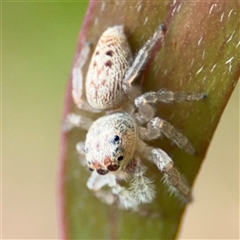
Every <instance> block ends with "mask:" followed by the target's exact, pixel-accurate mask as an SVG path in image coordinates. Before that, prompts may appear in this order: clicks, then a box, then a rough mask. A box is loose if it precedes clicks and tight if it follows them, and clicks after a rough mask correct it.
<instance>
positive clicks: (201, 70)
mask: <svg viewBox="0 0 240 240" xmlns="http://www.w3.org/2000/svg"><path fill="white" fill-rule="evenodd" d="M239 8H240V7H239V2H237V1H235V2H232V1H231V2H223V1H221V2H219V1H207V2H197V1H193V2H188V1H173V2H170V1H107V2H105V1H91V2H90V4H89V8H88V11H87V14H86V18H85V21H84V24H83V28H82V30H81V33H80V35H79V41H78V45H77V51H76V55H75V60H74V62H76V61H77V59H78V56H79V54H80V52H81V49H82V47H83V45H84V43H85V42H90V43H91V44H92V51H93V50H94V47H95V45H96V43H97V41H98V38H99V37H100V35H101V34H102V32H103V31H104V30H106V28H108V27H110V26H113V25H124V28H125V32H126V34H127V36H128V39H129V43H130V45H131V47H132V50H133V52H134V53H136V51H137V50H138V49H139V48H140V47H141V46H142V45H143V44H144V43H145V41H146V40H147V39H148V38H149V37H150V36H151V35H152V34H153V32H154V30H155V29H156V27H157V26H159V25H160V24H161V23H165V25H166V27H167V35H166V37H165V39H164V43H163V45H162V46H159V45H157V46H156V48H155V49H154V51H153V53H152V57H151V58H150V59H149V61H148V63H147V65H146V67H145V68H144V69H143V71H142V73H141V75H140V76H139V79H138V83H139V84H140V85H141V86H142V92H146V91H150V90H151V91H152V90H155V91H156V90H158V89H161V88H165V89H168V90H172V91H185V92H204V93H207V96H208V97H207V99H206V100H204V101H199V102H184V103H172V104H161V103H159V104H157V105H156V106H157V114H156V115H159V116H161V118H163V119H165V120H167V121H169V122H170V123H171V124H172V125H174V126H175V127H176V128H178V129H180V131H182V132H183V133H184V135H185V136H187V137H188V138H189V140H190V141H191V143H192V144H193V145H194V147H195V148H196V150H197V154H196V155H194V156H190V155H188V154H186V153H185V152H184V151H183V150H181V149H178V148H177V147H176V146H175V145H172V144H171V142H170V141H169V140H167V139H165V138H163V139H160V140H158V141H155V142H152V143H151V144H152V145H153V146H157V147H161V148H162V149H163V150H164V151H166V152H167V153H168V154H169V155H170V156H171V157H172V159H173V160H174V162H175V166H176V167H177V168H178V169H179V170H180V171H181V172H182V173H183V174H184V176H185V177H186V179H187V180H188V182H189V184H190V185H192V184H193V182H194V180H195V178H196V176H197V173H198V171H199V169H200V167H201V163H202V161H203V159H204V156H205V154H206V151H207V148H208V146H209V143H210V141H211V139H212V136H213V133H214V131H215V129H216V126H217V124H218V122H219V119H220V117H221V114H222V112H223V110H224V108H225V106H226V104H227V101H228V99H229V97H230V95H231V93H232V91H233V89H234V87H235V85H236V83H237V80H238V79H239V74H240V60H239V59H240V58H239V48H240V38H239V36H240V35H239V34H240V32H239V29H240V23H239ZM91 53H92V52H91ZM86 71H87V64H86V65H85V66H84V67H83V73H84V75H85V74H86ZM76 111H77V110H76V108H75V107H74V106H73V103H72V100H71V77H70V79H69V85H68V89H67V93H66V99H65V110H64V119H65V117H66V115H67V113H69V112H76ZM85 134H86V132H84V131H82V130H80V129H74V130H73V131H71V132H70V133H67V134H65V133H62V144H61V152H60V163H59V164H60V166H59V173H58V174H59V179H58V181H59V182H58V187H59V188H58V194H59V195H58V197H59V213H60V216H59V222H60V237H61V238H64V239H73V238H76V239H87V238H89V239H94V238H95V239H127V238H128V239H138V238H141V239H144V238H145V239H174V238H176V235H177V232H178V229H179V225H180V222H181V218H182V215H183V213H184V210H185V206H183V205H182V204H181V202H180V201H179V200H178V199H176V198H175V197H172V196H170V195H169V194H168V192H167V191H166V188H165V187H164V185H163V184H162V181H161V178H162V175H161V173H160V172H159V171H158V170H157V168H156V167H155V166H153V165H151V164H148V165H147V166H148V175H149V176H151V178H152V179H154V181H155V184H156V190H157V198H156V199H155V201H154V202H153V203H152V204H149V205H146V206H144V208H145V212H144V213H145V214H146V215H139V214H137V213H133V212H131V211H121V210H118V209H117V208H116V206H115V205H113V206H107V205H104V204H103V203H101V202H100V201H99V200H97V199H96V198H95V197H94V196H93V195H92V193H91V192H90V191H89V190H88V189H87V187H86V182H87V179H88V177H89V173H88V172H86V171H85V169H83V167H82V166H81V165H80V164H79V160H78V157H77V154H76V150H75V145H76V143H77V142H78V141H80V140H84V136H85ZM192 204H194V202H193V203H192Z"/></svg>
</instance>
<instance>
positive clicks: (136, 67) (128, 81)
mask: <svg viewBox="0 0 240 240" xmlns="http://www.w3.org/2000/svg"><path fill="white" fill-rule="evenodd" d="M165 32H166V28H165V26H164V25H163V24H162V25H160V26H159V27H158V28H157V29H156V31H155V32H154V34H153V36H152V37H151V38H150V39H148V41H147V42H146V43H145V44H144V45H143V47H142V48H141V49H140V50H139V51H138V53H137V55H136V57H135V59H134V62H133V63H132V66H131V67H130V68H129V69H128V70H127V72H126V74H125V77H124V79H123V84H124V86H123V87H124V91H125V92H126V93H128V95H129V96H130V97H131V96H132V94H134V93H135V94H136V91H137V89H136V88H135V87H133V86H132V84H133V81H134V80H135V79H136V77H137V76H138V74H139V72H140V71H141V69H142V68H143V66H144V65H145V64H146V62H147V60H148V59H149V57H150V54H151V52H152V49H153V47H154V46H155V44H156V42H157V41H158V40H159V39H163V37H164V35H165ZM135 94H134V95H135Z"/></svg>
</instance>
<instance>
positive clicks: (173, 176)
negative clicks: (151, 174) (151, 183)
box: [139, 141, 192, 202]
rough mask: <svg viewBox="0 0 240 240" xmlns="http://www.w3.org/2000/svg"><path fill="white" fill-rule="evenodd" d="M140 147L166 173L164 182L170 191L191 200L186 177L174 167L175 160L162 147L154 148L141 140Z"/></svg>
mask: <svg viewBox="0 0 240 240" xmlns="http://www.w3.org/2000/svg"><path fill="white" fill-rule="evenodd" d="M139 144H140V149H141V152H142V154H143V155H144V157H145V158H147V159H148V160H149V161H151V162H153V163H154V164H155V165H156V166H157V167H158V169H159V170H160V171H161V172H162V173H163V175H164V183H165V184H166V185H167V186H168V189H169V190H170V192H172V193H175V194H176V195H177V196H178V197H180V199H182V200H183V202H190V201H191V200H192V195H191V191H190V188H189V186H188V184H187V182H186V180H185V178H184V177H183V176H182V175H181V174H180V173H179V171H178V170H177V169H176V168H175V167H174V163H173V160H172V159H171V158H170V157H169V156H168V155H167V154H166V153H165V152H164V151H163V150H161V149H159V148H153V147H150V146H148V145H147V144H145V143H144V142H142V141H141V142H140V143H139Z"/></svg>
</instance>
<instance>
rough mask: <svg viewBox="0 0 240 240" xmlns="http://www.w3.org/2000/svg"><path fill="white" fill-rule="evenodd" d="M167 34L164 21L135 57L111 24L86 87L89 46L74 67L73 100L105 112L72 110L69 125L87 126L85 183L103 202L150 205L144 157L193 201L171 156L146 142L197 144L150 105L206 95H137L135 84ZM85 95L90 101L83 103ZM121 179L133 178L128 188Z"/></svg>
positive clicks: (151, 192)
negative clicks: (93, 114)
mask: <svg viewBox="0 0 240 240" xmlns="http://www.w3.org/2000/svg"><path fill="white" fill-rule="evenodd" d="M165 32H166V31H165V27H164V25H161V26H159V27H158V28H157V30H156V31H155V32H154V34H153V36H152V37H151V38H150V39H149V40H148V41H147V42H146V43H145V44H144V46H143V47H142V48H141V49H140V50H139V52H138V53H137V55H136V57H135V58H134V59H133V57H132V53H131V49H130V47H129V44H128V41H127V39H126V36H125V34H124V31H123V26H114V27H111V28H108V29H107V30H106V31H105V32H104V33H103V34H102V36H101V37H100V39H99V41H98V44H97V46H96V49H95V51H94V53H93V55H92V59H91V62H90V65H89V68H88V72H87V76H86V82H85V89H84V88H83V86H82V83H83V82H84V81H83V78H82V71H81V68H82V67H83V65H84V63H85V62H86V60H87V57H88V54H89V46H88V44H86V46H85V47H84V48H83V50H82V52H81V54H80V57H79V61H78V63H77V65H76V66H75V67H74V69H73V89H72V96H73V100H74V102H75V104H76V105H77V106H78V108H79V109H82V110H84V111H89V112H91V111H93V112H98V111H99V112H103V111H104V112H105V115H104V116H102V117H100V118H98V119H97V120H96V121H94V122H93V120H92V119H90V118H88V117H86V116H79V115H76V114H69V115H68V118H67V123H68V125H66V126H65V128H67V129H68V130H69V129H71V128H72V127H74V126H78V127H80V128H82V129H85V130H88V133H87V135H86V141H85V143H84V142H80V143H78V144H77V151H78V153H79V154H80V155H82V156H83V157H84V159H86V164H87V166H88V168H89V170H90V171H92V175H91V177H90V178H89V180H88V182H87V186H88V188H89V189H91V190H92V191H93V192H94V193H95V195H96V196H97V197H98V198H99V199H101V200H102V201H104V202H105V203H108V204H112V203H113V202H115V201H117V202H118V204H119V206H120V207H121V208H132V209H136V208H137V206H138V205H139V204H141V203H151V202H152V201H153V199H154V197H155V191H154V184H153V181H152V180H149V179H148V178H147V177H146V176H145V172H146V167H145V166H144V165H143V163H142V160H141V159H147V160H149V161H151V162H152V163H154V164H155V165H156V166H157V167H158V169H159V170H160V171H161V172H162V173H163V175H164V179H165V181H164V182H165V183H166V184H167V186H168V187H169V189H170V190H171V191H172V192H175V193H177V195H178V196H179V197H180V198H181V199H182V200H183V201H184V202H188V201H190V200H191V191H190V189H189V187H188V185H187V183H186V181H185V180H184V178H183V177H182V176H181V174H180V173H179V172H178V170H177V169H176V168H174V166H173V165H174V164H173V161H172V159H171V158H170V157H169V156H168V155H167V154H166V153H165V152H164V151H163V150H161V149H160V148H153V147H151V146H149V145H147V144H146V143H145V142H144V141H145V140H152V139H156V138H159V137H160V136H161V135H162V134H163V135H165V136H166V137H167V138H169V139H170V140H172V141H173V142H175V144H177V145H178V147H180V148H182V149H184V150H185V151H186V152H188V153H190V154H193V153H194V152H195V150H194V148H193V146H192V145H191V143H190V142H189V141H188V139H187V138H186V137H185V136H184V135H183V134H182V133H180V132H179V131H178V130H176V129H175V128H174V127H173V126H172V125H170V124H169V123H168V122H166V121H165V120H163V119H161V118H159V117H154V112H155V111H154V108H153V106H152V104H153V103H156V102H158V101H161V102H171V101H186V100H189V101H190V100H200V99H203V98H205V96H206V95H205V94H202V93H186V92H175V93H174V92H171V91H166V90H160V91H158V92H147V93H145V94H143V95H141V96H139V95H140V93H139V89H138V88H137V87H135V86H133V82H134V80H135V78H136V77H137V76H138V74H139V72H140V70H141V69H142V67H143V66H144V64H145V63H146V61H147V60H148V58H149V56H150V53H151V51H152V49H153V47H154V46H155V44H156V42H157V41H160V40H161V41H162V40H163V38H164V35H165ZM84 95H86V98H87V101H84ZM136 96H138V97H136ZM86 164H85V165H86ZM122 179H125V180H128V179H131V180H130V181H129V185H130V186H129V187H124V186H122V185H120V183H119V180H122ZM104 186H109V187H110V191H109V190H108V191H106V190H104V189H103V187H104Z"/></svg>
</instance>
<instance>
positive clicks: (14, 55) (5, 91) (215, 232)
mask: <svg viewBox="0 0 240 240" xmlns="http://www.w3.org/2000/svg"><path fill="white" fill-rule="evenodd" d="M1 5H2V238H3V239H7V238H8V239H9V238H11V239H36V238H38V239H43V238H44V239H47V238H48V239H54V238H57V237H58V230H57V207H56V202H57V200H56V199H57V195H56V179H57V178H56V176H57V175H56V174H57V167H58V156H59V153H58V151H59V136H60V128H61V116H62V109H63V102H64V93H65V87H66V83H67V80H68V76H69V73H70V70H71V64H72V61H73V56H74V51H75V48H76V43H77V37H78V33H79V30H80V29H81V24H82V20H83V18H84V14H85V11H86V8H87V5H88V2H57V1H56V2H54V1H51V2H29V1H28V2H2V3H1ZM238 85H239V84H238ZM203 124H204V123H203ZM194 196H195V201H194V202H193V203H192V204H191V205H190V206H189V208H188V210H187V212H186V215H185V218H184V222H183V228H182V231H181V234H180V238H181V239H193V238H194V239H203V238H204V239H209V238H211V239H220V238H222V239H223V238H225V239H238V237H239V87H237V88H236V90H235V92H234V94H233V95H232V97H231V100H230V102H229V104H228V106H227V108H226V110H225V112H224V115H223V117H222V119H221V123H220V125H219V127H218V129H217V132H216V133H215V136H214V140H213V142H212V144H211V146H210V149H209V151H208V154H207V159H206V161H205V163H204V165H203V167H202V169H201V173H200V175H199V177H198V179H197V182H196V184H195V188H194ZM90 217H91V216H90ZM86 221H87V220H86Z"/></svg>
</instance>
